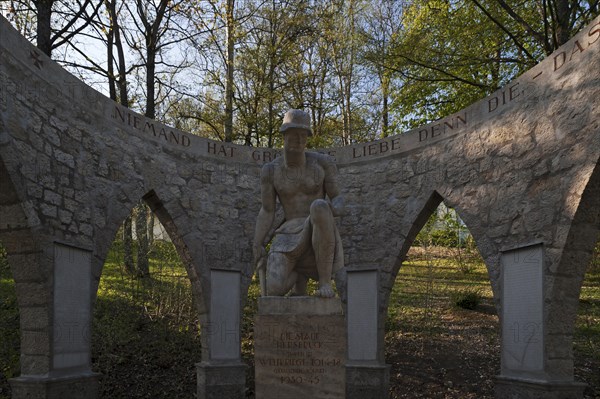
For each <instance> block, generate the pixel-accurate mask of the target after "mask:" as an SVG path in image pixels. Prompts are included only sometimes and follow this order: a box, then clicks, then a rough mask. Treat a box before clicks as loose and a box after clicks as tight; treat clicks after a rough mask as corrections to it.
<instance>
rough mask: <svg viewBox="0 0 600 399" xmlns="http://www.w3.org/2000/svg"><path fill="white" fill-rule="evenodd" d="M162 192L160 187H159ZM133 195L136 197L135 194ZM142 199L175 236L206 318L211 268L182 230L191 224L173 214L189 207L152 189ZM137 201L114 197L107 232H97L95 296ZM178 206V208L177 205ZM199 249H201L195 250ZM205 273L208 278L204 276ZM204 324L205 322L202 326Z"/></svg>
mask: <svg viewBox="0 0 600 399" xmlns="http://www.w3.org/2000/svg"><path fill="white" fill-rule="evenodd" d="M159 192H160V191H159ZM131 198H133V197H131ZM139 198H141V200H142V201H143V202H144V203H145V204H147V205H148V206H149V207H150V210H151V211H152V212H153V213H154V214H155V215H156V216H157V217H158V219H159V221H160V222H161V224H162V225H163V226H164V227H165V229H166V231H167V233H168V234H169V237H170V238H171V240H172V242H173V244H174V246H175V249H176V250H177V253H178V255H179V257H180V259H181V261H182V262H183V265H184V267H185V269H186V272H187V275H188V278H189V279H190V282H191V285H192V295H193V297H194V300H195V303H196V306H197V310H198V312H199V316H200V318H201V320H202V318H203V317H205V316H206V311H207V310H206V309H207V307H206V301H207V297H206V291H207V289H206V287H205V286H203V281H206V280H207V279H208V277H207V276H206V274H208V269H207V267H206V265H203V264H199V263H198V262H197V261H196V262H195V261H194V260H195V259H196V260H198V259H200V260H202V256H201V255H202V254H197V253H194V250H195V249H196V246H194V245H189V244H188V243H187V241H186V239H185V238H184V234H182V232H187V231H188V230H189V229H190V228H189V226H180V225H179V224H178V222H177V221H176V220H175V219H174V218H173V217H172V215H173V214H175V215H184V214H185V210H183V209H181V207H180V206H179V205H177V204H174V203H173V201H171V202H170V203H166V204H165V203H164V202H163V201H162V199H161V197H160V196H159V194H158V193H157V192H156V191H155V190H154V189H151V190H149V191H148V192H146V193H145V194H144V195H140V197H139ZM136 204H137V201H132V200H130V201H128V202H126V203H117V201H114V208H113V209H112V211H111V212H110V214H109V216H108V217H107V226H106V228H105V229H104V232H102V233H101V232H98V233H97V235H96V240H95V243H96V251H95V255H96V256H95V264H94V268H93V272H92V273H93V276H94V279H95V280H94V283H95V286H94V298H96V295H97V290H98V285H99V282H100V278H101V275H102V268H103V266H104V261H105V259H106V256H107V254H108V251H109V249H110V246H111V244H112V242H113V240H114V238H115V235H116V234H117V232H118V230H119V228H120V226H121V225H122V223H123V220H124V219H125V218H126V217H128V216H129V215H130V214H131V210H132V209H133V208H134V207H135V205H136ZM176 207H177V209H175V208H176ZM195 252H198V251H195ZM200 252H201V251H200ZM201 276H204V279H203V278H201ZM201 327H202V326H201Z"/></svg>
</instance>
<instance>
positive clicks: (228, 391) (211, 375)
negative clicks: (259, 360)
mask: <svg viewBox="0 0 600 399" xmlns="http://www.w3.org/2000/svg"><path fill="white" fill-rule="evenodd" d="M246 368H247V366H246V365H245V364H243V363H223V364H211V363H208V362H200V363H197V364H196V373H197V374H196V376H197V387H198V399H223V398H231V399H243V398H245V397H246Z"/></svg>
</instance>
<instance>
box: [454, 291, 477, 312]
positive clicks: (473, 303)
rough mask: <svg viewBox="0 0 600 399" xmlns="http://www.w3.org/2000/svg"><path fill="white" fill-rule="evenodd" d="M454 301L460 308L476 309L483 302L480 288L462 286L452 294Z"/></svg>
mask: <svg viewBox="0 0 600 399" xmlns="http://www.w3.org/2000/svg"><path fill="white" fill-rule="evenodd" d="M451 299H452V303H453V304H454V305H455V306H458V307H459V308H463V309H468V310H475V309H476V308H477V306H478V305H479V304H480V303H481V300H482V297H481V292H480V290H479V289H473V288H469V287H467V288H462V289H459V290H455V291H453V292H452V294H451Z"/></svg>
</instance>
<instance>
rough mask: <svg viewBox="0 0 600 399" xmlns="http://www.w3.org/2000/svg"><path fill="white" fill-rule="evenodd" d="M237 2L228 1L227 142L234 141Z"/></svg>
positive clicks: (233, 0)
mask: <svg viewBox="0 0 600 399" xmlns="http://www.w3.org/2000/svg"><path fill="white" fill-rule="evenodd" d="M234 7H235V0H227V9H226V13H227V65H226V69H227V80H226V82H225V141H226V142H231V141H233V68H234V63H233V62H234V51H235V47H234V45H235V29H234V28H235V27H234V23H235V22H234V19H233V10H234Z"/></svg>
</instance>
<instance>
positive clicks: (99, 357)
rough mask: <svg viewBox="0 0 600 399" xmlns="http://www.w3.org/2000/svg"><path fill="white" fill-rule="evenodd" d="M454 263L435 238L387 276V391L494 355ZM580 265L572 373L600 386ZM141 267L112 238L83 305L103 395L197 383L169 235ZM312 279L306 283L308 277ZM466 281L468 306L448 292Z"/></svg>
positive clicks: (196, 349)
mask: <svg viewBox="0 0 600 399" xmlns="http://www.w3.org/2000/svg"><path fill="white" fill-rule="evenodd" d="M1 255H2V254H1V253H0V342H2V345H0V398H1V399H5V398H6V399H7V398H8V397H9V396H10V392H9V387H8V383H7V380H8V379H9V378H12V377H14V376H17V375H18V374H19V371H18V367H19V366H18V362H19V322H18V310H17V304H16V299H15V289H14V282H13V280H12V278H11V273H10V269H9V267H8V265H7V262H6V259H5V257H4V256H1ZM461 256H462V259H463V260H464V259H466V258H468V259H469V262H468V267H465V266H464V263H463V264H462V266H461V263H460V260H459V261H457V260H456V259H457V258H456V256H455V255H454V254H453V252H451V251H448V250H446V249H443V248H435V247H434V248H430V249H429V250H428V251H423V250H419V249H418V248H417V249H411V252H409V257H408V258H407V260H406V261H405V262H404V264H403V266H402V268H401V270H400V273H399V274H398V276H397V280H396V284H395V285H394V287H393V290H392V293H391V296H390V306H389V310H388V318H387V320H386V358H387V362H388V363H389V364H392V371H391V381H390V385H391V389H390V394H391V396H392V397H393V398H404V397H406V398H414V397H420V396H418V395H419V394H417V392H424V393H425V396H422V397H440V398H442V397H444V398H485V397H489V395H490V392H491V391H492V389H493V383H492V380H491V377H493V376H494V375H496V374H497V372H498V367H499V359H498V357H499V343H498V339H499V337H498V331H499V328H498V320H497V316H496V315H495V308H494V305H493V300H492V293H491V288H490V284H489V280H488V276H487V270H486V268H485V266H484V265H483V263H481V261H477V260H476V257H474V256H473V254H472V253H465V252H463V253H462V254H461ZM595 262H596V263H595V264H594V263H593V264H592V265H591V266H590V267H589V268H588V273H587V274H586V278H585V281H584V285H583V288H582V292H581V299H580V308H579V313H578V316H577V323H576V330H575V336H574V351H575V374H576V379H578V380H583V381H586V382H587V383H588V384H590V385H591V386H592V388H590V389H588V391H587V395H588V397H594V395H600V376H599V375H598V373H597V370H598V368H599V367H600V266H599V265H598V259H597V258H596V260H595ZM150 271H151V277H150V278H146V279H140V278H134V277H131V276H130V275H129V274H127V272H126V271H125V267H124V266H123V259H122V248H121V247H120V244H119V243H118V242H117V243H115V244H114V246H113V248H112V250H111V252H110V254H109V256H108V258H107V261H106V264H105V266H104V270H103V274H102V279H101V283H100V287H99V291H98V298H97V301H96V305H95V308H94V318H93V337H92V361H93V369H94V370H95V371H98V372H100V373H102V374H103V378H102V380H101V392H100V396H101V397H102V398H111V399H113V398H190V397H194V396H195V392H196V369H195V363H197V362H199V361H200V359H201V344H200V338H201V333H200V326H199V322H198V318H197V315H196V310H195V306H194V303H193V300H192V295H191V288H190V283H189V280H188V278H187V275H186V272H185V269H184V268H183V266H182V264H181V262H180V261H179V259H178V257H177V255H176V253H175V250H174V249H173V246H172V245H171V244H167V243H161V242H157V243H156V245H155V246H154V247H153V250H152V254H151V256H150ZM311 289H314V285H312V286H311ZM469 292H477V294H478V295H479V299H480V303H479V304H477V306H475V309H473V310H465V309H462V308H459V307H457V306H455V302H456V297H457V296H460V295H463V294H465V293H469ZM258 296H259V287H258V282H257V281H253V283H252V285H251V286H250V289H249V293H248V300H247V301H246V304H245V308H244V312H243V319H242V358H243V361H244V362H245V363H246V364H248V365H249V366H250V367H249V369H248V379H247V381H248V383H247V386H248V397H252V386H253V379H254V373H253V353H254V348H253V336H252V325H253V317H254V314H255V313H256V306H257V298H258Z"/></svg>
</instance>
